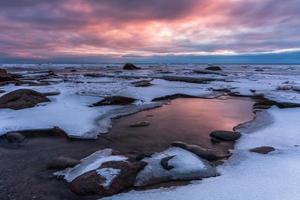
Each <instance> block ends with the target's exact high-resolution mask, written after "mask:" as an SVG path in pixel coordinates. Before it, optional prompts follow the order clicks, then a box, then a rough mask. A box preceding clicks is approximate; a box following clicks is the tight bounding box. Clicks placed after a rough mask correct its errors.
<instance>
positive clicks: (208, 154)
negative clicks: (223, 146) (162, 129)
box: [171, 142, 230, 161]
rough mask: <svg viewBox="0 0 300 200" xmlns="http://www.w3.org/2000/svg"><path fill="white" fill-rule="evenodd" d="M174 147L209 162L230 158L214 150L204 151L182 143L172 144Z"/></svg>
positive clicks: (198, 147) (195, 146) (199, 147)
mask: <svg viewBox="0 0 300 200" xmlns="http://www.w3.org/2000/svg"><path fill="white" fill-rule="evenodd" d="M171 145H172V146H174V147H180V148H183V149H185V150H188V151H190V152H192V153H194V154H196V155H197V156H199V157H200V158H203V159H206V160H209V161H214V160H219V159H223V158H227V157H229V156H230V154H229V153H228V154H221V153H219V152H217V151H215V150H212V149H206V148H203V147H201V146H198V145H190V144H186V143H184V142H172V144H171Z"/></svg>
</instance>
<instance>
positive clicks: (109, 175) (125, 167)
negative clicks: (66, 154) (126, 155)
mask: <svg viewBox="0 0 300 200" xmlns="http://www.w3.org/2000/svg"><path fill="white" fill-rule="evenodd" d="M145 165H146V163H145V162H132V163H131V162H127V161H110V162H106V163H103V164H102V165H101V167H100V168H98V169H97V170H93V171H90V172H87V173H85V174H83V175H81V176H79V177H77V178H76V179H75V180H73V181H72V182H71V191H72V192H74V193H75V194H77V195H93V194H98V195H100V196H111V195H114V194H117V193H119V192H121V191H122V190H124V189H126V188H129V187H132V186H133V183H134V181H135V178H136V175H137V173H138V172H139V171H140V170H141V169H143V168H144V167H145Z"/></svg>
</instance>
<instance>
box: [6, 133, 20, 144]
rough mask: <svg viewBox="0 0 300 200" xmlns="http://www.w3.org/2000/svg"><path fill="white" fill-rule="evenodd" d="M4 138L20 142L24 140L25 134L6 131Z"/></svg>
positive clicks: (10, 141) (12, 141) (11, 141)
mask: <svg viewBox="0 0 300 200" xmlns="http://www.w3.org/2000/svg"><path fill="white" fill-rule="evenodd" d="M5 138H6V140H7V141H8V142H9V143H21V142H23V141H24V140H25V136H24V135H22V134H21V133H18V132H12V133H7V134H6V135H5Z"/></svg>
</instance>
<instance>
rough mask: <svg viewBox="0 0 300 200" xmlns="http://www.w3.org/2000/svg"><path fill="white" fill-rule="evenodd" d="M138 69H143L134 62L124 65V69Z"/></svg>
mask: <svg viewBox="0 0 300 200" xmlns="http://www.w3.org/2000/svg"><path fill="white" fill-rule="evenodd" d="M138 69H141V68H139V67H137V66H135V65H134V64H132V63H126V64H125V65H124V66H123V70H138Z"/></svg>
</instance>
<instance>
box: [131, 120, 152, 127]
mask: <svg viewBox="0 0 300 200" xmlns="http://www.w3.org/2000/svg"><path fill="white" fill-rule="evenodd" d="M149 125H150V122H148V121H141V122H136V123H134V124H131V125H129V126H130V127H133V128H136V127H146V126H149Z"/></svg>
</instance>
